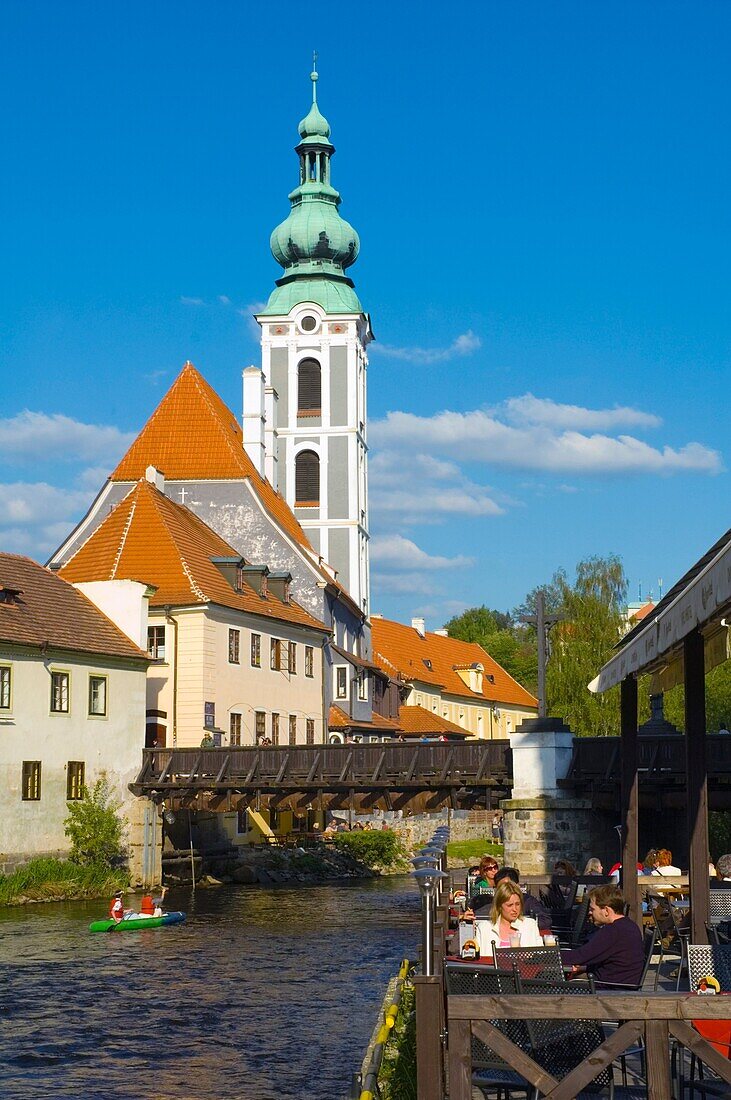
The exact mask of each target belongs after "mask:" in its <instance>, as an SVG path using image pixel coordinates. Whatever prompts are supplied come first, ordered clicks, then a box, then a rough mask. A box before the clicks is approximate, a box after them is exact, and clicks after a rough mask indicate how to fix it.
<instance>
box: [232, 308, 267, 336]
mask: <svg viewBox="0 0 731 1100" xmlns="http://www.w3.org/2000/svg"><path fill="white" fill-rule="evenodd" d="M265 307H266V302H249V304H248V305H247V306H244V307H243V309H237V310H236V312H237V313H238V314H239V316H240V317H243V318H244V320H245V321H246V327H247V328H248V330H249V336H250V337H251V339H252V340H253V341H254V342H255V343H257V344H258V343H259V341H260V340H261V329H260V328H259V322H258V321H257V320H255V315H256V314H257V313H261V311H262V310H263V309H264V308H265Z"/></svg>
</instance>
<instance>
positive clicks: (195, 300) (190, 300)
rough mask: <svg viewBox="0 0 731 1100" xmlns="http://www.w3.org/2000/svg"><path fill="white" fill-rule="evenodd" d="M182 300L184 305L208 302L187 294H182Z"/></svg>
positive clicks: (199, 304)
mask: <svg viewBox="0 0 731 1100" xmlns="http://www.w3.org/2000/svg"><path fill="white" fill-rule="evenodd" d="M180 301H181V303H182V304H183V305H184V306H204V305H205V304H206V303H205V302H204V301H203V299H202V298H189V297H187V296H186V295H185V294H181V295H180Z"/></svg>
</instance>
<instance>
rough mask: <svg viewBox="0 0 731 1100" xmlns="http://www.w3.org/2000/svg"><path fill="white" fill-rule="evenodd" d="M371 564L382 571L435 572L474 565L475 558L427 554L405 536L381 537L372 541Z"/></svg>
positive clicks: (460, 555) (459, 555)
mask: <svg viewBox="0 0 731 1100" xmlns="http://www.w3.org/2000/svg"><path fill="white" fill-rule="evenodd" d="M370 556H371V562H372V563H373V565H374V566H375V567H376V568H377V569H380V570H386V569H389V570H394V569H396V570H415V569H416V570H433V569H452V568H462V567H464V566H468V565H472V564H473V562H474V559H473V558H468V557H465V556H464V555H462V554H458V555H457V556H456V557H454V558H445V557H440V556H439V555H432V554H427V552H426V551H425V550H422V549H421V547H420V546H417V545H416V543H415V542H412V540H411V539H407V538H404V536H403V535H381V536H376V537H375V538H374V539H373V540H372V541H371V552H370Z"/></svg>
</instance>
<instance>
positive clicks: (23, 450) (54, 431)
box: [0, 409, 134, 463]
mask: <svg viewBox="0 0 731 1100" xmlns="http://www.w3.org/2000/svg"><path fill="white" fill-rule="evenodd" d="M133 439H134V435H133V434H132V433H128V432H121V431H120V430H119V428H115V427H113V426H111V425H104V424H82V423H81V422H80V421H78V420H72V419H71V417H68V416H62V415H61V414H60V413H52V414H50V415H49V414H47V413H36V412H29V411H28V410H27V409H26V410H25V411H24V412H21V413H18V414H17V416H13V417H11V418H10V419H7V420H0V458H2V459H4V460H5V461H6V462H26V461H31V460H33V461H35V460H37V459H38V457H39V455H43V457H44V458H45V459H47V460H48V461H51V462H110V463H111V462H115V463H116V462H117V461H118V460H119V458H120V457H121V455H122V454H123V453H124V451H125V450H126V449H127V447H129V445H130V444H131V442H132V440H133Z"/></svg>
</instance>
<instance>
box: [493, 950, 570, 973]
mask: <svg viewBox="0 0 731 1100" xmlns="http://www.w3.org/2000/svg"><path fill="white" fill-rule="evenodd" d="M493 957H494V960H495V967H496V969H497V970H508V971H511V972H514V973H515V974H518V975H520V976H521V977H522V978H548V979H553V978H555V979H559V978H563V963H562V962H561V952H560V951H559V949H558V948H557V947H496V948H494V950H493Z"/></svg>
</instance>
